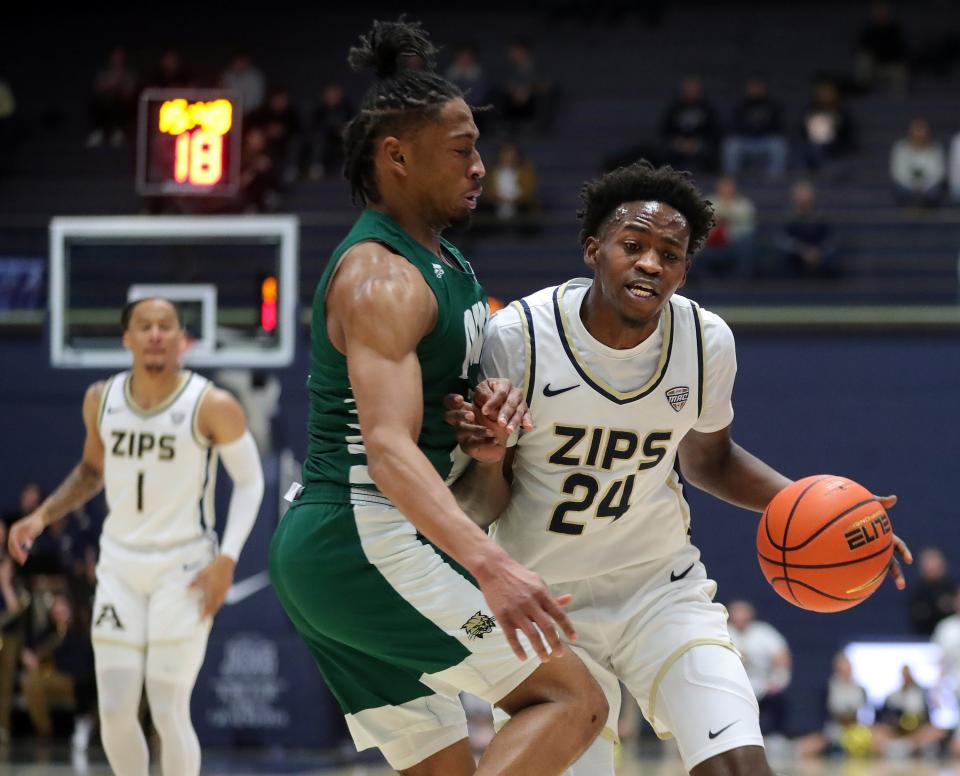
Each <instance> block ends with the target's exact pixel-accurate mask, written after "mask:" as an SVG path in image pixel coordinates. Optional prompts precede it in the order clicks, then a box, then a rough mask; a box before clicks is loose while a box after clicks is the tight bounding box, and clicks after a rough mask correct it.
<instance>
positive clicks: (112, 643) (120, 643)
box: [90, 634, 147, 652]
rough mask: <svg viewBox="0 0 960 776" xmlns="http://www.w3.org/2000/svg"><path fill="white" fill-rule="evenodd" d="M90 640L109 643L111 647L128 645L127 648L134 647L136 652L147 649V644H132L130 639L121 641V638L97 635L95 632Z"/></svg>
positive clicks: (97, 642) (96, 642) (95, 642)
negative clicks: (106, 637) (107, 637)
mask: <svg viewBox="0 0 960 776" xmlns="http://www.w3.org/2000/svg"><path fill="white" fill-rule="evenodd" d="M90 640H91V641H92V642H93V643H94V644H107V645H109V646H111V647H126V648H127V649H132V650H134V651H135V652H145V651H146V649H147V645H146V644H131V643H130V642H129V641H120V639H105V638H103V637H102V636H97V635H96V634H94V635H93V636H91V637H90Z"/></svg>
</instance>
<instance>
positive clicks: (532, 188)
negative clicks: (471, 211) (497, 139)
mask: <svg viewBox="0 0 960 776" xmlns="http://www.w3.org/2000/svg"><path fill="white" fill-rule="evenodd" d="M484 201H485V202H486V204H487V205H489V206H491V207H492V208H493V211H494V215H495V216H496V218H497V220H498V221H499V222H500V223H503V224H509V223H512V222H515V221H516V220H517V219H518V218H522V217H524V216H529V215H530V214H531V213H533V212H535V211H536V210H537V208H538V203H537V172H536V170H535V169H534V166H533V163H532V162H530V161H529V160H527V159H524V158H523V157H522V156H521V155H520V151H519V149H518V148H517V146H516V145H514V144H513V143H504V144H503V145H502V146H500V150H499V152H498V153H497V159H496V161H495V162H494V164H493V166H492V167H491V168H490V170H489V172H488V173H487V177H486V180H485V181H484V194H483V198H482V199H481V202H484Z"/></svg>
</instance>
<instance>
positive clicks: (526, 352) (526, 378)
mask: <svg viewBox="0 0 960 776" xmlns="http://www.w3.org/2000/svg"><path fill="white" fill-rule="evenodd" d="M510 307H512V308H513V309H514V310H516V311H517V315H519V316H520V328H521V329H523V393H524V395H525V396H526V397H527V406H528V407H529V406H530V401H529V400H530V398H532V394H531V391H532V390H533V386H532V385H530V377H531V375H530V352H531V348H530V328H529V326H528V325H527V316H526V313H524V311H523V305H521V304H520V302H511V303H510Z"/></svg>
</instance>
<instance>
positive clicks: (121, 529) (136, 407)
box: [9, 299, 263, 776]
mask: <svg viewBox="0 0 960 776" xmlns="http://www.w3.org/2000/svg"><path fill="white" fill-rule="evenodd" d="M121 323H122V326H123V343H124V346H125V347H126V348H127V349H128V350H130V352H131V353H132V355H133V368H132V369H131V371H129V372H123V373H121V374H118V375H114V376H113V377H111V378H110V379H109V380H106V381H104V382H98V383H94V384H93V385H91V386H90V388H89V389H87V393H86V396H85V397H84V400H83V420H84V424H85V425H86V430H87V433H86V440H85V442H84V446H83V456H82V458H81V460H80V463H79V464H77V466H76V467H75V468H74V469H73V471H72V472H71V473H70V474H69V476H68V477H67V478H66V479H65V480H64V481H63V483H62V484H61V485H60V487H59V488H57V490H56V491H55V492H54V493H53V494H51V496H50V497H49V498H48V499H47V500H46V501H44V502H43V504H42V505H41V506H40V507H39V508H38V509H37V510H36V511H35V512H33V513H32V514H30V515H28V516H27V517H25V518H23V519H22V520H20V521H18V522H17V523H16V524H15V525H14V526H13V527H12V528H11V529H10V538H9V546H10V553H11V555H12V556H13V557H14V558H15V559H16V560H17V561H18V562H20V563H23V562H24V561H25V560H26V557H27V553H28V552H29V549H30V547H31V545H32V544H33V542H34V540H35V539H36V538H37V536H39V535H40V533H41V532H42V531H43V529H44V528H45V527H46V526H48V525H50V524H51V523H53V522H55V521H57V520H59V519H61V518H62V517H63V516H64V515H66V514H68V513H69V512H71V511H72V510H74V509H77V508H78V507H80V506H81V505H83V504H84V503H86V502H87V501H88V500H89V499H91V498H92V497H93V496H94V495H96V494H97V493H99V491H100V489H101V488H103V487H105V488H106V499H107V506H108V508H109V513H108V515H107V519H106V521H105V522H104V526H103V535H102V537H101V539H100V561H99V564H98V566H97V592H96V598H95V602H94V612H93V646H94V655H95V660H96V673H97V690H98V695H99V711H100V729H101V738H102V740H103V747H104V749H105V750H106V753H107V759H108V760H109V761H110V765H111V767H112V768H113V770H114V772H115V773H116V774H117V775H118V776H147V773H148V770H149V753H148V750H147V743H146V739H145V737H144V735H143V730H142V729H141V726H140V723H139V719H138V711H139V706H140V696H141V694H142V691H143V687H144V682H146V689H147V699H148V701H149V703H150V713H151V717H152V718H153V723H154V725H155V726H156V728H157V732H158V733H159V735H160V741H161V744H162V755H161V758H162V765H163V773H164V776H195V775H196V774H198V773H199V772H200V745H199V743H198V741H197V736H196V733H195V732H194V730H193V725H192V722H191V720H190V695H191V693H192V692H193V685H194V682H195V681H196V678H197V674H198V672H199V670H200V665H201V664H202V663H203V656H204V652H205V651H206V645H207V636H208V634H209V632H210V626H211V622H212V617H213V615H214V614H215V613H216V611H217V610H218V609H219V608H220V606H221V605H222V604H223V601H224V598H225V596H226V593H227V590H228V589H229V587H230V584H231V582H232V580H233V570H234V567H235V565H236V562H237V558H238V556H239V555H240V550H241V549H242V547H243V544H244V542H245V541H246V538H247V536H248V534H249V533H250V529H251V528H252V527H253V522H254V520H255V519H256V516H257V512H258V511H259V508H260V500H261V497H262V495H263V474H262V471H261V468H260V458H259V456H258V454H257V449H256V445H255V444H254V442H253V438H252V437H251V435H250V433H249V432H248V431H247V428H246V419H245V418H244V414H243V410H242V409H241V408H240V405H239V404H238V403H237V401H236V400H235V399H234V398H233V397H232V396H230V394H228V393H226V392H225V391H223V390H221V389H219V388H216V387H215V386H213V384H212V383H210V382H209V381H208V380H206V379H204V378H202V377H200V376H199V375H197V374H194V373H192V372H189V371H186V370H182V369H181V368H180V357H181V355H182V353H183V351H184V346H185V338H184V332H183V329H182V327H181V323H180V320H179V317H178V314H177V310H176V307H175V305H174V304H173V303H172V302H169V301H167V300H164V299H145V300H140V301H138V302H134V303H131V304H129V305H127V307H126V308H124V311H123V316H122V321H121ZM218 457H219V458H220V459H222V460H223V463H224V467H225V468H226V470H227V473H228V474H229V475H230V477H231V479H232V480H233V495H232V498H231V501H230V509H229V512H228V515H227V523H226V527H225V531H224V536H223V546H222V547H221V548H220V550H219V553H218V551H217V546H216V537H215V535H214V534H213V521H214V512H213V490H214V478H215V475H216V470H217V459H218Z"/></svg>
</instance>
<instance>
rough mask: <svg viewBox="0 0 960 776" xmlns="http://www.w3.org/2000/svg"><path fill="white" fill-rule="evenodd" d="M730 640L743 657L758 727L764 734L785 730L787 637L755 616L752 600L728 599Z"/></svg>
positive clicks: (788, 663)
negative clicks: (754, 695)
mask: <svg viewBox="0 0 960 776" xmlns="http://www.w3.org/2000/svg"><path fill="white" fill-rule="evenodd" d="M727 611H728V612H729V615H730V617H729V620H728V628H729V630H730V640H731V641H732V642H733V645H734V646H735V647H736V648H737V651H739V652H740V655H741V657H742V658H743V665H744V668H746V669H747V676H748V677H749V679H750V684H751V686H752V687H753V691H754V693H756V696H757V701H758V702H759V704H760V731H761V732H762V733H763V734H764V735H765V736H766V735H770V734H774V733H779V734H781V735H783V734H785V733H786V717H787V702H786V696H785V694H784V691H785V690H786V689H787V687H788V686H789V685H790V671H791V665H792V659H791V656H790V647H789V646H788V645H787V640H786V639H785V638H784V637H783V636H782V635H781V634H780V632H779V631H778V630H777V629H776V628H774V627H773V626H772V625H770V624H769V623H766V622H760V621H759V620H757V619H756V611H755V610H754V608H753V604H751V603H749V602H748V601H732V602H731V603H730V605H729V606H728V607H727Z"/></svg>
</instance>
